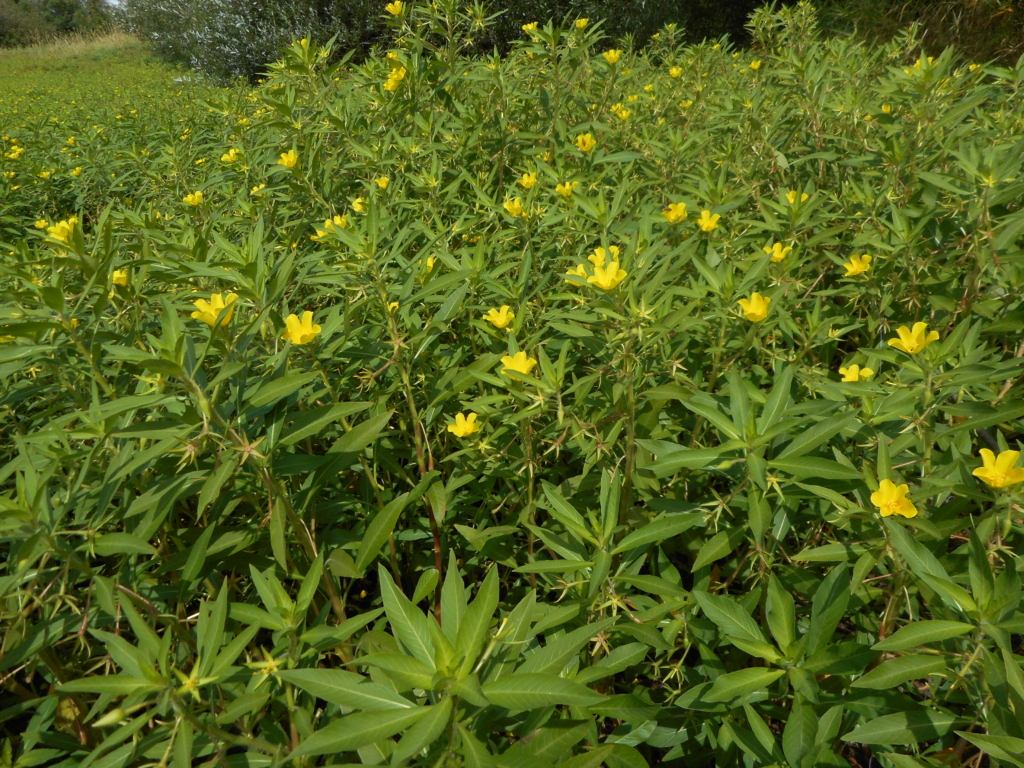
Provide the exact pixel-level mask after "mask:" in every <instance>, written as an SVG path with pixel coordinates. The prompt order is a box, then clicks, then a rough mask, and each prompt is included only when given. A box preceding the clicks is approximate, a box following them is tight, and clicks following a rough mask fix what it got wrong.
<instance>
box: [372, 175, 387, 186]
mask: <svg viewBox="0 0 1024 768" xmlns="http://www.w3.org/2000/svg"><path fill="white" fill-rule="evenodd" d="M373 181H374V183H375V184H376V185H377V186H378V187H380V188H381V189H387V188H388V184H390V183H391V179H389V178H388V177H387V176H378V177H377V178H376V179H374V180H373Z"/></svg>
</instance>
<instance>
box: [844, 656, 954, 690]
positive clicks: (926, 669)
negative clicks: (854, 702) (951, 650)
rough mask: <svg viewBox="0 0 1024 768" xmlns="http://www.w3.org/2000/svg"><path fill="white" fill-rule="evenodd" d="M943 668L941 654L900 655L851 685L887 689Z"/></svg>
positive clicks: (944, 661)
mask: <svg viewBox="0 0 1024 768" xmlns="http://www.w3.org/2000/svg"><path fill="white" fill-rule="evenodd" d="M945 669H946V659H945V657H943V656H924V655H920V654H914V655H909V656H901V657H900V658H898V659H889V660H888V661H883V662H882V663H881V664H879V665H878V666H877V667H875V668H874V669H872V670H871V671H870V672H868V673H867V674H866V675H864V676H863V677H860V678H858V679H857V680H854V681H853V683H852V687H854V688H874V689H875V690H888V689H889V688H895V687H896V686H898V685H902V684H903V683H905V682H907V681H908V680H920V679H922V678H925V677H928V676H929V675H932V674H934V673H936V672H941V671H943V670H945Z"/></svg>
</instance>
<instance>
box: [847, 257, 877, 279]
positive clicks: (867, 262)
mask: <svg viewBox="0 0 1024 768" xmlns="http://www.w3.org/2000/svg"><path fill="white" fill-rule="evenodd" d="M843 266H844V267H846V276H847V277H855V276H856V275H860V274H863V273H864V272H867V271H868V270H869V269H871V257H870V256H851V257H850V260H849V261H847V262H846V263H844V264H843Z"/></svg>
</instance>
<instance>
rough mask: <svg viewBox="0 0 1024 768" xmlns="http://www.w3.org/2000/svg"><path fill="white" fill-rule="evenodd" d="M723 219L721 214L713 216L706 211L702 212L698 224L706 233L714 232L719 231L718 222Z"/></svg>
mask: <svg viewBox="0 0 1024 768" xmlns="http://www.w3.org/2000/svg"><path fill="white" fill-rule="evenodd" d="M720 218H722V216H721V214H718V213H716V214H714V215H713V216H712V215H711V211H709V210H707V209H705V210H703V211H701V212H700V218H699V219H697V224H698V225H699V226H700V228H701V229H703V230H704V231H705V232H712V231H714V230H716V229H718V220H719V219H720Z"/></svg>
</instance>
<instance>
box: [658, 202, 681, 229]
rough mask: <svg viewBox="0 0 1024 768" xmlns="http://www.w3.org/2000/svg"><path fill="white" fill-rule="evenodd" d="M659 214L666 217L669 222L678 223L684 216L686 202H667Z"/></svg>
mask: <svg viewBox="0 0 1024 768" xmlns="http://www.w3.org/2000/svg"><path fill="white" fill-rule="evenodd" d="M661 214H662V216H664V217H665V218H666V219H668V223H669V224H678V223H679V222H680V221H682V220H683V219H685V218H686V203H669V204H668V208H666V209H665V210H663V211H662V212H661Z"/></svg>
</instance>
